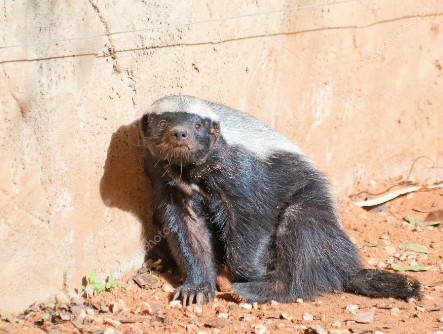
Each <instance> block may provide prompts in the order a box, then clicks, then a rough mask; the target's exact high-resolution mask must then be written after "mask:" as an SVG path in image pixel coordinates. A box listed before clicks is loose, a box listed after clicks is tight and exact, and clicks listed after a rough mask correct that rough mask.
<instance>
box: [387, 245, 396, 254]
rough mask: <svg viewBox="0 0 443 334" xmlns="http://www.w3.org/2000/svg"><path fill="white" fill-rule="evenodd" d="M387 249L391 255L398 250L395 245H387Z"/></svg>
mask: <svg viewBox="0 0 443 334" xmlns="http://www.w3.org/2000/svg"><path fill="white" fill-rule="evenodd" d="M385 251H386V253H388V254H389V255H394V254H395V252H396V251H397V250H396V249H395V247H393V246H386V247H385Z"/></svg>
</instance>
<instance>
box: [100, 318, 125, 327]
mask: <svg viewBox="0 0 443 334" xmlns="http://www.w3.org/2000/svg"><path fill="white" fill-rule="evenodd" d="M103 322H104V323H105V324H108V325H111V326H112V327H118V326H120V325H121V324H122V323H121V322H120V321H118V320H114V319H110V318H106V319H103Z"/></svg>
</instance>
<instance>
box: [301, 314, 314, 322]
mask: <svg viewBox="0 0 443 334" xmlns="http://www.w3.org/2000/svg"><path fill="white" fill-rule="evenodd" d="M303 320H305V321H312V320H314V316H313V315H312V314H311V313H305V314H303Z"/></svg>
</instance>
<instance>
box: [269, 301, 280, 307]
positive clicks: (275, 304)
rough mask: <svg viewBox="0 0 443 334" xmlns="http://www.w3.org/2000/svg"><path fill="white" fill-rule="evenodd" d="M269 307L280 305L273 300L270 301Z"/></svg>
mask: <svg viewBox="0 0 443 334" xmlns="http://www.w3.org/2000/svg"><path fill="white" fill-rule="evenodd" d="M271 305H273V306H277V305H280V303H279V302H277V301H275V300H271Z"/></svg>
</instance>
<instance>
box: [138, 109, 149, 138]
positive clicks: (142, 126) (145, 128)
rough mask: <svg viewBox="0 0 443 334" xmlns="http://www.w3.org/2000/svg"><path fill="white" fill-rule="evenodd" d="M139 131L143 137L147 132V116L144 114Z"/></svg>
mask: <svg viewBox="0 0 443 334" xmlns="http://www.w3.org/2000/svg"><path fill="white" fill-rule="evenodd" d="M140 130H141V132H142V134H143V135H146V132H147V130H148V114H144V115H143V117H142V119H141V121H140Z"/></svg>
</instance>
